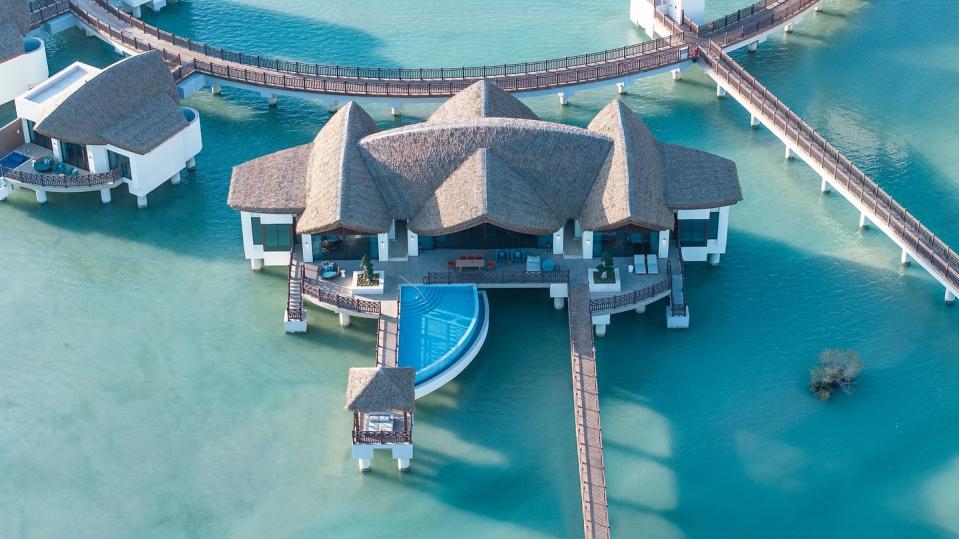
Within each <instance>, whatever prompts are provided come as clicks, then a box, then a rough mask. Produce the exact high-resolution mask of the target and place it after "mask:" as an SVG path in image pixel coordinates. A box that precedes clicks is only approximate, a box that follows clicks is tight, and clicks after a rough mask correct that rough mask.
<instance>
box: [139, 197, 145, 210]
mask: <svg viewBox="0 0 959 539" xmlns="http://www.w3.org/2000/svg"><path fill="white" fill-rule="evenodd" d="M137 207H138V208H140V209H141V210H142V209H143V208H146V207H147V197H146V195H143V196H138V197H137Z"/></svg>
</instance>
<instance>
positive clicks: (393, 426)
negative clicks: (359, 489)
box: [346, 367, 416, 471]
mask: <svg viewBox="0 0 959 539" xmlns="http://www.w3.org/2000/svg"><path fill="white" fill-rule="evenodd" d="M415 377H416V371H415V370H414V369H413V368H412V367H399V368H395V367H353V368H351V369H350V374H349V379H348V381H347V386H346V409H347V410H349V411H350V412H353V458H355V459H357V461H358V464H359V467H360V470H362V471H366V470H369V468H370V465H371V461H372V459H373V450H374V449H391V450H392V452H393V458H394V459H396V460H397V466H398V467H399V469H400V470H406V469H408V468H409V465H410V459H411V458H412V457H413V409H414V408H415V406H416V404H415V394H414V381H415Z"/></svg>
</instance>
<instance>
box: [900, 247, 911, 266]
mask: <svg viewBox="0 0 959 539" xmlns="http://www.w3.org/2000/svg"><path fill="white" fill-rule="evenodd" d="M899 263H900V264H902V265H903V266H908V265H909V264H911V263H912V258H911V257H910V256H909V253H907V252H906V250H905V249H903V250H902V254H900V255H899Z"/></svg>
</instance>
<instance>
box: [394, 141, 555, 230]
mask: <svg viewBox="0 0 959 539" xmlns="http://www.w3.org/2000/svg"><path fill="white" fill-rule="evenodd" d="M565 222H566V220H565V219H563V218H560V217H556V215H555V214H554V213H553V212H552V211H551V210H550V209H549V207H548V206H547V205H546V203H545V202H544V201H543V199H542V198H541V197H540V196H539V194H538V193H537V192H536V190H535V189H533V187H532V185H530V183H529V182H528V181H527V180H526V179H524V178H523V177H522V176H520V175H518V174H516V173H515V172H514V171H513V170H511V169H510V168H509V165H507V164H506V163H505V162H504V161H503V160H502V159H500V158H499V157H497V156H496V155H495V154H494V153H492V152H491V151H489V150H487V149H486V148H480V149H478V150H476V152H475V153H474V154H473V155H472V156H470V157H469V158H468V159H467V160H466V161H464V162H463V164H461V165H460V166H459V168H457V169H456V170H455V171H453V173H452V174H451V175H450V176H449V177H448V178H447V179H446V180H445V181H444V182H443V183H442V184H441V185H440V186H439V187H438V188H437V189H436V191H435V192H434V193H433V195H432V196H430V197H429V198H428V199H427V200H426V203H424V204H423V207H422V208H420V211H419V213H417V214H416V216H415V217H413V218H412V219H410V221H409V224H408V226H409V229H410V230H412V231H413V232H416V233H417V234H423V235H427V236H436V235H440V234H452V233H454V232H459V231H461V230H466V229H468V228H472V227H474V226H477V225H481V224H493V225H496V226H499V227H502V228H505V229H508V230H512V231H514V232H520V233H522V234H550V233H552V232H554V231H556V230H558V229H559V228H560V227H562V226H563V223H565Z"/></svg>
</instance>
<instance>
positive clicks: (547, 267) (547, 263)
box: [543, 258, 556, 271]
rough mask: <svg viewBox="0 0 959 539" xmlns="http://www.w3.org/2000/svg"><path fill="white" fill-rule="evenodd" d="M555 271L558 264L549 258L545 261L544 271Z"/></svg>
mask: <svg viewBox="0 0 959 539" xmlns="http://www.w3.org/2000/svg"><path fill="white" fill-rule="evenodd" d="M554 269H556V262H553V261H552V260H550V259H549V258H547V259H546V260H544V261H543V271H553V270H554Z"/></svg>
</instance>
